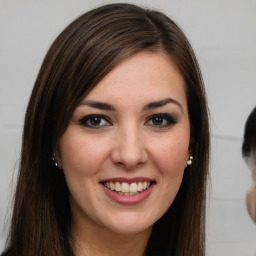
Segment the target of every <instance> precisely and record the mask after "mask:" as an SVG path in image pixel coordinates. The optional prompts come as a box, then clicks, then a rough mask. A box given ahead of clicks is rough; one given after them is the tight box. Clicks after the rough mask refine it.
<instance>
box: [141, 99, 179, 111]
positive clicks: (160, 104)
mask: <svg viewBox="0 0 256 256" xmlns="http://www.w3.org/2000/svg"><path fill="white" fill-rule="evenodd" d="M169 103H173V104H175V105H177V106H178V107H179V108H180V109H181V112H183V108H182V106H181V104H180V103H179V102H178V101H177V100H175V99H172V98H167V99H164V100H159V101H154V102H150V103H148V104H147V105H146V106H145V107H144V108H143V110H148V109H152V108H159V107H163V106H165V105H167V104H169Z"/></svg>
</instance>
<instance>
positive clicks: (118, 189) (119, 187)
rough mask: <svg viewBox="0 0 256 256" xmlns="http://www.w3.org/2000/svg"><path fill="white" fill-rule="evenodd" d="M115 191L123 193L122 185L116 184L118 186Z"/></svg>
mask: <svg viewBox="0 0 256 256" xmlns="http://www.w3.org/2000/svg"><path fill="white" fill-rule="evenodd" d="M115 191H122V189H121V185H120V183H119V182H116V184H115Z"/></svg>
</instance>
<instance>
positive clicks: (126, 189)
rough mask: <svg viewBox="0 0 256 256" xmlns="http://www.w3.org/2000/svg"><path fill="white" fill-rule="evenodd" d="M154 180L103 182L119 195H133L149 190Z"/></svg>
mask: <svg viewBox="0 0 256 256" xmlns="http://www.w3.org/2000/svg"><path fill="white" fill-rule="evenodd" d="M153 183H154V182H150V181H140V182H132V183H130V184H129V183H127V182H115V181H109V182H103V183H102V184H103V185H104V186H105V187H106V188H108V189H109V190H112V191H114V192H116V193H118V194H119V195H124V196H133V195H138V194H140V193H141V192H143V191H145V190H147V189H148V188H149V187H150V186H151V185H152V184H153Z"/></svg>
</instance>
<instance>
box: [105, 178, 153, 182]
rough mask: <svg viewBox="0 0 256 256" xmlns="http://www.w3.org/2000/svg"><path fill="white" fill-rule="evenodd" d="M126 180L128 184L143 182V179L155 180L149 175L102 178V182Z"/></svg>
mask: <svg viewBox="0 0 256 256" xmlns="http://www.w3.org/2000/svg"><path fill="white" fill-rule="evenodd" d="M111 181H112V182H126V183H128V184H131V183H133V182H143V181H149V182H153V181H154V180H153V179H151V178H148V177H133V178H126V177H114V178H107V179H104V180H101V181H100V183H105V182H111Z"/></svg>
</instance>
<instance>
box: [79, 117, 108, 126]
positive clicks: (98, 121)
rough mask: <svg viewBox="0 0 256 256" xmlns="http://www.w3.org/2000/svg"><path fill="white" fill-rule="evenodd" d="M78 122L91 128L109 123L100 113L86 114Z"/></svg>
mask: <svg viewBox="0 0 256 256" xmlns="http://www.w3.org/2000/svg"><path fill="white" fill-rule="evenodd" d="M80 124H81V125H83V126H85V127H89V128H93V129H97V128H101V127H104V126H109V125H111V124H110V122H109V121H108V119H107V117H105V116H102V115H89V116H86V117H84V118H82V119H81V120H80Z"/></svg>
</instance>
